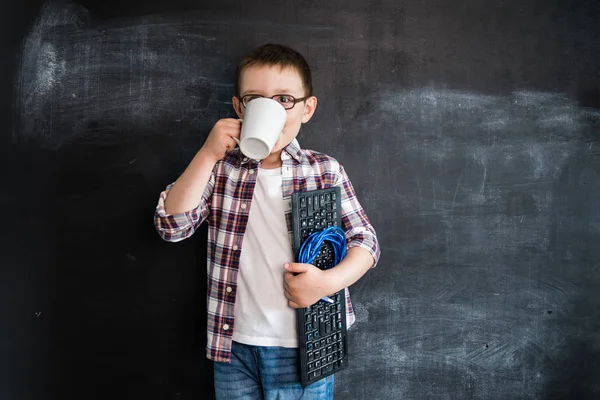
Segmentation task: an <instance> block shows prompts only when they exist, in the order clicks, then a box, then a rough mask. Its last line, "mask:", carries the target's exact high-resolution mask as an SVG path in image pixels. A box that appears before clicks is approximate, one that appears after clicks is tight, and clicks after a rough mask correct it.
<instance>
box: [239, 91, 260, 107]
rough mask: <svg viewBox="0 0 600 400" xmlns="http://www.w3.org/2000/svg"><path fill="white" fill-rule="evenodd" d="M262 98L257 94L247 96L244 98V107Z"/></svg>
mask: <svg viewBox="0 0 600 400" xmlns="http://www.w3.org/2000/svg"><path fill="white" fill-rule="evenodd" d="M261 97H262V96H260V95H257V94H247V95H245V96H244V97H242V104H243V105H244V107H246V106H247V105H248V103H250V102H251V101H252V100H254V99H260V98H261Z"/></svg>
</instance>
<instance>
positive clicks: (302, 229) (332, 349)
mask: <svg viewBox="0 0 600 400" xmlns="http://www.w3.org/2000/svg"><path fill="white" fill-rule="evenodd" d="M292 221H293V222H292V225H293V231H294V255H295V257H296V260H299V257H298V250H299V249H300V246H301V244H302V242H304V240H306V238H308V236H309V235H310V234H311V233H313V232H318V231H321V230H323V229H325V228H327V227H330V226H339V227H341V221H342V217H341V196H340V188H339V187H333V188H328V189H320V190H314V191H309V192H299V193H294V194H292ZM333 264H334V257H333V247H332V246H331V244H330V243H328V242H325V243H323V245H322V246H321V249H320V250H319V255H318V256H317V258H316V259H315V260H314V261H313V265H315V266H316V267H318V268H321V269H327V268H331V267H332V266H333ZM329 298H330V299H331V300H332V301H333V303H329V302H326V301H324V300H320V301H318V302H317V303H315V304H313V305H312V306H309V307H306V308H301V309H298V311H297V315H298V346H299V352H300V357H299V358H300V380H301V383H302V386H307V385H310V384H311V383H314V382H316V381H318V380H319V379H322V378H324V377H326V376H329V375H331V374H333V373H335V372H337V371H339V370H341V369H342V368H345V367H346V366H347V364H348V354H347V352H346V351H347V348H348V344H347V327H346V297H345V295H344V290H340V291H339V292H337V293H334V294H332V295H330V296H329Z"/></svg>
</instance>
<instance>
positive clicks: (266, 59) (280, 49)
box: [235, 44, 313, 96]
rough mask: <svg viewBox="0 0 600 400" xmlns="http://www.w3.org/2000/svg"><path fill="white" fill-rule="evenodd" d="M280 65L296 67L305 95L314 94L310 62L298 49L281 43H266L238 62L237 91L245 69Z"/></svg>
mask: <svg viewBox="0 0 600 400" xmlns="http://www.w3.org/2000/svg"><path fill="white" fill-rule="evenodd" d="M264 65H268V66H279V67H281V68H294V69H295V70H296V71H297V72H298V74H300V78H301V79H302V86H304V90H305V91H306V93H305V94H304V95H305V96H312V90H313V89H312V78H311V76H310V67H309V66H308V63H307V62H306V60H305V59H304V57H302V55H301V54H300V53H298V52H297V51H296V50H294V49H292V48H290V47H287V46H284V45H281V44H265V45H263V46H260V47H258V48H256V49H254V50H252V51H251V52H250V53H248V54H247V55H246V57H244V59H243V60H242V61H241V62H240V63H239V64H238V67H237V71H236V73H235V93H236V96H239V95H240V78H241V76H242V72H244V70H245V69H247V68H250V67H254V66H264Z"/></svg>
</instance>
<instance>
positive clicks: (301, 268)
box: [283, 263, 308, 274]
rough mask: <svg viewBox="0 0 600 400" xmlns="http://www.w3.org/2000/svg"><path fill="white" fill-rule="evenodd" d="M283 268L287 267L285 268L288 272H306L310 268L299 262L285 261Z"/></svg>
mask: <svg viewBox="0 0 600 400" xmlns="http://www.w3.org/2000/svg"><path fill="white" fill-rule="evenodd" d="M283 268H285V270H286V271H288V272H293V273H296V274H298V273H300V272H306V271H307V270H308V268H306V265H304V264H298V263H285V264H283Z"/></svg>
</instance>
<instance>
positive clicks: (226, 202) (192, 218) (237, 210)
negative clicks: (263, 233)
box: [154, 140, 380, 362]
mask: <svg viewBox="0 0 600 400" xmlns="http://www.w3.org/2000/svg"><path fill="white" fill-rule="evenodd" d="M281 160H282V169H281V171H282V190H283V193H282V194H283V199H284V201H285V200H289V201H291V195H292V193H294V192H300V191H308V190H315V189H324V188H328V187H331V186H340V187H341V189H342V190H341V194H342V198H341V204H342V229H343V230H344V231H345V232H346V241H347V246H348V248H350V247H354V246H360V247H363V248H365V249H366V250H368V251H369V252H370V253H371V255H372V256H373V259H374V261H375V262H374V264H373V266H375V264H377V261H378V260H379V254H380V250H379V245H378V243H377V236H376V234H375V230H374V229H373V226H371V223H370V222H369V219H368V218H367V215H366V214H365V212H364V210H363V208H362V207H361V205H360V203H359V202H358V200H357V199H356V195H355V193H354V188H353V187H352V184H351V183H350V180H349V179H348V176H347V175H346V172H345V171H344V168H343V167H342V166H341V165H340V164H339V163H338V161H337V160H335V159H334V158H332V157H329V156H327V155H325V154H322V153H318V152H315V151H312V150H304V149H301V148H300V147H299V145H298V142H297V141H296V140H294V141H292V142H291V143H290V144H289V145H288V146H287V147H286V148H285V149H284V151H283V152H282V154H281ZM257 173H258V163H257V162H256V161H254V160H250V159H248V158H245V157H243V155H242V154H241V153H240V152H239V149H235V150H233V151H231V152H230V153H228V154H227V155H226V156H225V157H224V158H223V159H221V160H220V161H219V162H218V163H217V164H216V165H215V167H214V169H213V172H212V175H211V178H210V180H209V182H208V184H207V186H206V189H205V191H204V194H203V196H202V200H201V201H200V204H199V205H198V207H197V208H195V209H194V210H191V211H187V212H184V213H181V214H176V215H168V214H166V212H165V208H164V203H165V199H166V198H167V195H168V192H169V190H170V188H171V186H172V184H171V185H169V186H167V188H166V190H165V191H164V192H162V193H161V194H160V198H159V201H158V206H157V207H156V213H155V217H154V223H155V225H156V229H157V230H158V232H159V234H160V235H161V237H162V238H163V239H164V240H168V241H172V242H177V241H180V240H183V239H185V238H188V237H190V236H191V235H192V234H193V233H194V231H195V230H196V228H197V227H198V226H199V225H200V224H201V223H202V222H203V221H204V220H208V226H209V228H208V262H207V264H208V268H207V273H208V284H207V308H208V323H207V331H208V332H207V333H208V341H207V345H206V356H207V357H208V358H209V359H211V360H213V361H223V362H229V361H230V358H231V341H232V339H231V338H232V334H233V330H234V329H235V321H234V309H233V308H234V306H235V298H236V291H237V277H238V270H239V264H240V253H241V251H242V239H243V236H244V232H245V231H246V225H247V223H248V214H249V212H250V207H251V206H252V197H253V192H254V185H255V183H256V174H257ZM285 217H286V222H287V227H288V233H289V237H290V245H291V243H292V216H291V212H287V213H286V216H285ZM290 261H293V260H290ZM282 290H283V288H282ZM346 305H347V307H346V310H347V311H346V318H347V322H348V326H350V325H352V323H354V319H355V317H354V311H353V309H352V303H351V302H350V296H349V294H348V291H347V290H346Z"/></svg>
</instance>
